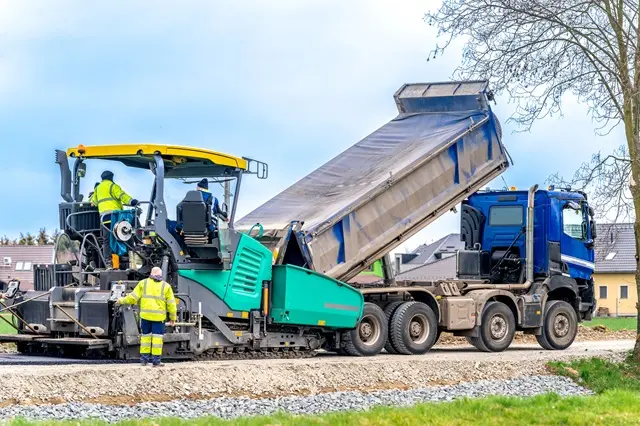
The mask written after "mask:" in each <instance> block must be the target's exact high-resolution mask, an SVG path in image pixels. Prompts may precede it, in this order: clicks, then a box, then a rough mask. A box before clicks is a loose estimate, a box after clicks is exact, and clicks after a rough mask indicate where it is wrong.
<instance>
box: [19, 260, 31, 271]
mask: <svg viewBox="0 0 640 426" xmlns="http://www.w3.org/2000/svg"><path fill="white" fill-rule="evenodd" d="M31 265H32V263H31V262H29V261H24V262H22V261H21V262H16V271H30V270H31Z"/></svg>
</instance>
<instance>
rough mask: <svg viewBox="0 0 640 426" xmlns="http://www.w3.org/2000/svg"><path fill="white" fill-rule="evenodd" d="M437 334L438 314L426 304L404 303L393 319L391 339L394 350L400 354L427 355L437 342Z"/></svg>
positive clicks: (390, 328) (390, 329)
mask: <svg viewBox="0 0 640 426" xmlns="http://www.w3.org/2000/svg"><path fill="white" fill-rule="evenodd" d="M437 333H438V320H437V319H436V314H434V313H433V309H431V308H430V307H429V305H426V304H424V303H421V302H406V303H403V304H402V305H400V307H399V308H398V309H397V310H396V311H395V312H394V314H393V317H391V324H390V326H389V337H390V340H391V344H392V345H393V348H394V349H395V350H396V351H397V352H398V353H400V354H403V355H412V354H413V355H421V354H424V353H427V352H428V351H429V349H431V347H432V346H433V344H434V343H435V342H436V335H437Z"/></svg>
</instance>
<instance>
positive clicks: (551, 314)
mask: <svg viewBox="0 0 640 426" xmlns="http://www.w3.org/2000/svg"><path fill="white" fill-rule="evenodd" d="M577 333H578V316H577V315H576V311H575V309H573V307H572V306H571V305H570V304H569V303H567V302H565V301H563V300H553V301H551V302H549V303H548V304H547V306H546V307H545V310H544V322H543V323H542V334H541V335H540V336H536V339H537V340H538V343H539V344H540V346H542V347H543V348H545V349H547V350H562V349H567V348H568V347H569V346H571V344H572V343H573V341H574V340H575V338H576V334H577Z"/></svg>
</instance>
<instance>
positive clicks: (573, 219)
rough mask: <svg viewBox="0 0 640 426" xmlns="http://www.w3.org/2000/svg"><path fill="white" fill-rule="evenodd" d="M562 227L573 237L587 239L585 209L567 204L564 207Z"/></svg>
mask: <svg viewBox="0 0 640 426" xmlns="http://www.w3.org/2000/svg"><path fill="white" fill-rule="evenodd" d="M562 229H563V231H564V233H565V234H567V235H568V236H570V237H571V238H575V239H576V240H586V235H585V230H586V227H585V226H584V213H583V211H582V210H575V209H573V208H571V207H569V206H565V207H564V208H563V209H562Z"/></svg>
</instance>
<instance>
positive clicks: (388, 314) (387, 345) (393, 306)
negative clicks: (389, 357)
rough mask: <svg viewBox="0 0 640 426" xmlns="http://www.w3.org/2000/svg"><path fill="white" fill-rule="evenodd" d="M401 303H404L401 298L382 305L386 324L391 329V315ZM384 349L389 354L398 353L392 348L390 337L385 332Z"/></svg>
mask: <svg viewBox="0 0 640 426" xmlns="http://www.w3.org/2000/svg"><path fill="white" fill-rule="evenodd" d="M403 303H404V301H403V300H399V301H396V302H391V303H389V304H388V305H387V306H385V307H384V315H385V316H386V317H387V326H388V328H389V329H391V317H392V316H393V314H394V313H395V311H396V310H397V309H398V308H399V307H400V305H402V304H403ZM384 350H385V351H387V353H389V354H397V353H398V351H396V350H395V349H394V348H393V345H392V344H391V337H390V336H389V335H388V334H387V343H385V344H384Z"/></svg>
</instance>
